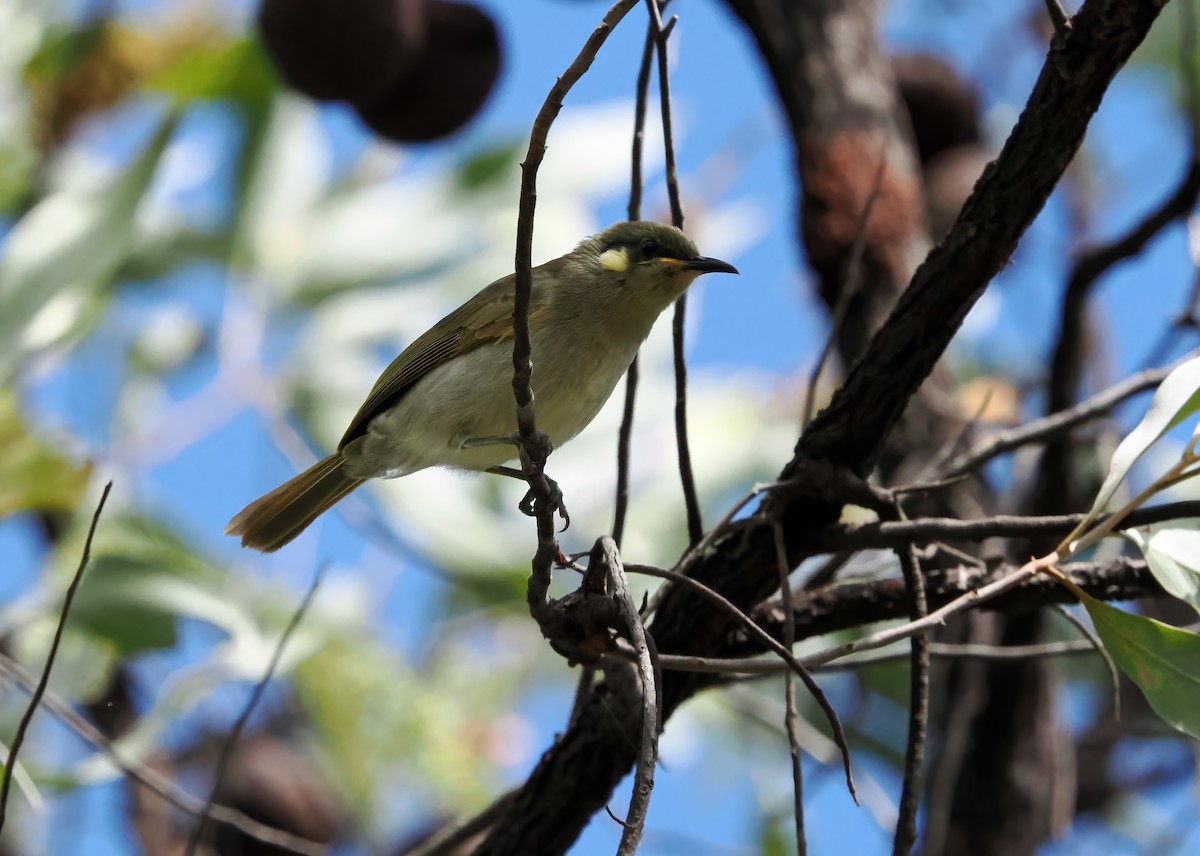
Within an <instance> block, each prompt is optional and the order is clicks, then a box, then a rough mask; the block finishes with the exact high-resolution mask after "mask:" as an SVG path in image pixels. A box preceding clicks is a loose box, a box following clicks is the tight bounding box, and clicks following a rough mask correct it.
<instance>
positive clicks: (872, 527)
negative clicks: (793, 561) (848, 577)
mask: <svg viewBox="0 0 1200 856" xmlns="http://www.w3.org/2000/svg"><path fill="white" fill-rule="evenodd" d="M1194 517H1200V500H1194V499H1193V500H1185V501H1182V502H1169V503H1164V504H1163V505H1153V506H1149V507H1147V508H1139V509H1137V510H1136V511H1134V512H1132V513H1130V514H1129V515H1128V516H1126V517H1125V518H1124V520H1122V521H1121V522H1120V523H1119V525H1118V526H1117V528H1118V529H1133V528H1135V527H1138V526H1148V525H1150V524H1152V523H1163V522H1166V521H1170V520H1183V519H1187V518H1194ZM1086 519H1087V515H1086V514H1047V515H1044V516H1036V517H1033V516H1031V517H1022V516H1019V515H1012V514H998V515H996V516H995V517H981V518H979V519H978V520H957V519H954V518H949V517H926V518H919V519H917V520H900V521H884V522H878V523H861V524H857V525H843V524H834V525H832V526H830V527H827V528H826V529H825V530H824V531H823V532H819V533H816V534H815V535H814V536H813V537H812V538H811V539H809V540H808V541H806V542H805V545H804V546H805V549H806V551H808V552H810V553H813V554H816V553H830V552H834V551H843V550H872V549H875V550H880V549H896V548H897V547H902V546H904V545H905V544H918V545H921V544H932V543H934V542H937V541H982V540H984V539H986V538H1029V537H1034V536H1052V535H1060V534H1066V533H1068V532H1071V531H1072V530H1073V529H1074V528H1076V527H1078V526H1079V524H1080V523H1082V522H1083V521H1085V520H1086ZM1108 519H1109V518H1108V516H1105V517H1101V518H1099V520H1098V521H1097V523H1098V524H1099V523H1103V522H1104V521H1106V520H1108Z"/></svg>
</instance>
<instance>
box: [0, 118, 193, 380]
mask: <svg viewBox="0 0 1200 856" xmlns="http://www.w3.org/2000/svg"><path fill="white" fill-rule="evenodd" d="M177 119H178V116H177V115H176V114H175V113H170V114H168V115H166V116H165V117H164V118H163V120H162V122H161V123H160V125H159V127H158V130H157V132H156V133H155V134H154V136H153V137H152V138H151V140H150V142H149V144H147V146H146V148H145V149H143V150H142V153H141V154H140V155H139V156H138V157H137V158H136V159H135V160H134V161H133V163H132V164H130V165H129V167H127V168H126V169H125V170H124V172H122V173H120V174H118V175H117V176H115V177H114V178H112V179H111V180H109V181H106V182H102V183H100V184H96V185H92V186H90V187H88V188H86V189H84V190H78V189H66V190H62V191H60V192H58V193H55V194H54V195H52V196H48V197H46V198H45V199H43V200H42V201H41V202H39V203H38V204H37V205H35V206H34V207H33V208H32V209H30V211H29V213H27V214H26V215H25V216H24V217H22V218H21V219H20V220H19V221H17V223H16V225H15V226H13V228H12V231H11V232H10V233H9V235H8V239H7V240H6V242H5V245H4V254H3V256H0V380H3V379H7V378H8V377H9V376H11V374H12V372H13V371H14V370H15V369H16V367H17V366H18V365H19V362H20V358H21V355H22V353H23V351H24V350H25V349H26V348H27V347H29V342H28V333H29V330H28V327H29V323H30V322H31V321H32V320H33V319H34V317H35V316H37V315H38V313H39V312H40V311H41V310H42V309H43V308H44V307H46V306H47V305H48V304H49V303H50V302H51V300H52V299H53V298H55V297H58V296H59V295H61V294H64V293H66V292H69V291H76V292H80V293H82V296H85V297H86V295H87V294H88V293H90V292H92V291H94V290H95V289H96V288H98V287H100V286H103V285H104V284H106V283H107V281H108V280H109V279H110V278H111V276H112V274H113V273H114V272H115V270H116V269H117V267H118V266H119V265H120V263H121V261H122V260H123V259H124V257H125V255H126V254H127V253H128V252H129V248H130V244H131V238H132V236H133V232H134V222H135V214H136V212H137V208H138V205H139V203H140V202H141V200H142V196H143V195H144V194H145V192H146V189H147V188H148V187H149V185H150V181H151V180H152V179H153V177H154V173H155V170H156V169H157V167H158V162H159V159H160V158H161V157H162V154H163V151H164V150H165V149H166V147H167V143H168V142H170V140H171V136H172V135H173V134H174V131H175V124H176V121H177ZM52 338H55V339H56V338H57V337H52Z"/></svg>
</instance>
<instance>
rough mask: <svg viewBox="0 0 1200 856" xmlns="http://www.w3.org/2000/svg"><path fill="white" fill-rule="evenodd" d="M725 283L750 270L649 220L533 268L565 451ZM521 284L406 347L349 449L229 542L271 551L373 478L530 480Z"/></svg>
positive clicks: (543, 421) (508, 283)
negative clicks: (668, 317)
mask: <svg viewBox="0 0 1200 856" xmlns="http://www.w3.org/2000/svg"><path fill="white" fill-rule="evenodd" d="M716 272H724V273H731V274H736V273H738V270H737V268H735V267H734V266H733V265H731V264H729V263H728V262H725V261H721V260H720V259H714V258H707V257H704V256H701V255H700V253H699V251H698V250H697V248H696V245H695V244H694V243H693V242H692V240H691V239H690V238H688V237H687V235H685V234H684V233H683V232H682V231H681V230H679V229H677V228H675V227H673V226H669V225H666V224H664V223H657V222H654V221H649V220H636V221H628V222H622V223H617V224H615V225H612V226H610V227H608V228H607V229H605V230H603V231H602V232H599V233H598V234H596V235H593V236H591V237H589V238H585V239H584V240H583V241H581V242H580V243H579V245H578V246H577V247H576V248H575V249H574V250H572V251H571V252H569V253H567V254H566V255H564V256H561V257H559V258H557V259H554V260H553V261H549V262H546V263H545V264H543V265H539V266H537V267H535V268H534V269H533V287H532V290H531V292H530V310H529V326H530V341H531V344H532V351H533V353H532V361H533V363H534V368H533V375H532V380H533V383H532V385H533V390H534V394H535V414H536V418H537V426H538V430H539V431H540V432H542V433H543V434H545V435H546V436H547V438H548V439H549V441H550V443H551V444H552V446H553V447H554V448H557V447H560V446H561V445H563V444H564V443H566V442H567V441H569V440H571V439H572V438H573V437H575V436H576V435H577V434H579V432H580V431H582V430H583V429H584V428H585V427H587V425H588V424H589V423H590V422H591V421H592V419H593V418H595V416H596V414H597V413H598V412H599V411H600V408H601V407H602V406H603V405H604V403H605V402H606V401H607V400H608V398H609V396H610V395H611V394H612V392H613V390H614V389H615V388H616V385H617V383H618V381H620V379H621V377H622V375H624V374H625V371H626V369H628V368H629V364H630V363H631V362H633V358H634V357H635V356H636V354H637V351H638V348H639V347H640V346H641V344H642V342H643V341H645V339H646V337H647V336H648V335H649V333H650V329H651V327H652V326H653V325H654V322H655V320H657V318H658V316H659V315H660V314H661V313H662V312H663V310H665V309H666V308H667V307H668V306H670V305H671V304H672V303H674V301H675V300H676V298H678V297H679V296H680V295H682V294H683V293H684V292H685V291H686V290H687V288H688V286H690V285H691V284H692V282H694V281H695V279H696V278H697V277H699V276H700V275H701V274H705V273H716ZM514 282H515V274H509V275H508V276H505V277H502V278H500V279H498V280H496V281H495V282H493V283H492V284H491V285H488V286H487V287H485V288H484V289H483V290H482V291H480V292H479V293H477V294H476V295H475V296H474V297H472V298H470V299H469V300H468V301H467V302H466V303H464V304H463V305H462V306H460V307H459V308H457V309H455V310H454V311H453V312H451V313H450V314H449V315H447V316H446V317H445V318H443V319H442V320H441V321H439V322H437V323H436V324H435V325H434V326H433V327H432V328H431V329H429V330H428V331H427V332H426V333H424V334H423V335H421V336H420V337H419V338H417V339H416V340H415V341H414V342H413V343H412V344H411V345H409V346H408V347H407V348H405V349H404V351H403V352H402V353H401V354H400V356H398V357H396V359H395V360H393V361H392V363H391V365H389V366H388V367H387V368H386V369H385V370H384V372H383V374H382V375H380V377H379V379H378V380H377V381H376V382H375V385H374V387H372V389H371V391H370V393H369V394H368V395H367V398H366V401H364V402H363V404H362V406H361V407H360V408H359V409H358V412H357V413H356V414H355V415H354V418H353V419H351V420H350V424H349V426H348V427H347V428H346V431H345V434H343V436H342V439H341V442H339V443H338V445H337V450H336V451H335V452H334V453H333V454H331V455H329V456H328V457H326V458H325V459H323V460H321V461H319V462H317V463H316V464H314V465H313V466H311V467H309V468H308V469H307V470H305V471H304V472H302V473H300V474H299V475H297V476H295V477H294V478H292V479H291V480H289V481H287V482H285V483H284V484H282V485H280V486H279V487H277V488H275V489H274V490H272V491H271V492H270V493H267V494H265V495H264V496H262V497H260V498H258V499H256V500H254V501H253V502H251V503H250V504H249V505H247V506H246V507H245V508H244V509H242V510H241V511H240V512H238V513H237V514H236V515H234V517H233V519H232V520H230V522H229V525H228V526H227V527H226V529H225V534H227V535H232V536H236V537H240V538H241V543H242V546H244V547H251V548H254V549H256V550H260V551H262V552H265V553H269V552H273V551H275V550H278V549H279V548H280V547H282V546H284V545H285V544H287V543H288V542H290V541H291V540H292V539H294V538H295V537H296V536H297V535H299V534H300V533H301V532H303V531H304V530H305V529H306V528H307V527H308V526H309V525H310V524H311V523H312V522H313V521H314V520H316V519H317V517H319V516H320V515H321V514H323V513H324V512H325V511H327V510H328V509H329V508H331V507H332V506H333V505H334V504H335V503H337V502H338V501H339V500H341V499H342V498H343V497H345V496H346V495H347V494H349V493H350V492H351V491H353V490H354V489H355V488H357V487H359V486H360V485H361V484H362V483H363V482H364V481H366V480H367V479H371V478H385V479H388V478H398V477H400V476H405V475H409V474H410V473H415V472H417V471H419V470H423V469H426V468H428V467H439V466H440V467H450V468H453V469H458V470H468V471H478V472H492V473H500V474H504V475H514V474H518V473H519V471H515V470H512V469H510V468H507V467H505V466H504V464H505V463H506V462H508V461H511V460H513V459H514V458H515V457H516V451H515V448H514V447H513V446H512V445H511V437H512V435H513V432H514V430H515V427H516V403H515V399H514V397H513V390H512V379H513V362H512V338H513V317H512V316H513V305H514V301H515V289H514ZM506 438H507V439H506Z"/></svg>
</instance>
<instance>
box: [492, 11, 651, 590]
mask: <svg viewBox="0 0 1200 856" xmlns="http://www.w3.org/2000/svg"><path fill="white" fill-rule="evenodd" d="M636 4H637V0H617V3H616V4H615V5H613V7H612V8H611V9H609V10H608V12H607V13H605V15H604V18H603V20H602V21H601V22H600V25H599V26H598V27H596V29H595V30H594V31H593V32H592V34H591V36H589V37H588V40H587V42H585V43H584V46H583V48H582V49H581V50H580V51H579V54H578V55H577V56H576V57H575V59H574V60H573V61H572V62H571V64H570V66H568V67H567V70H566V71H565V72H564V73H563V75H562V76H561V77H559V78H558V80H556V81H555V83H554V86H552V87H551V88H550V92H549V94H548V95H547V96H546V100H545V101H544V102H543V103H542V107H541V109H540V110H539V111H538V114H537V117H536V118H535V119H534V122H533V128H532V130H531V131H530V134H529V150H528V151H527V152H526V154H525V160H524V161H522V163H521V197H520V206H519V211H518V214H517V246H516V257H515V260H514V266H513V269H514V272H515V285H514V304H513V397H514V398H515V399H516V404H517V429H518V432H519V434H520V440H521V465H522V471H523V472H524V473H525V477H526V479H527V480H528V482H529V489H530V491H531V492H532V493H533V494H534V496H535V497H536V503H535V506H534V510H535V511H536V512H537V514H536V517H537V531H538V546H537V552H536V554H535V555H534V558H533V563H532V565H533V567H532V574H531V576H530V591H529V593H528V595H527V599H528V600H529V602H530V603H531V604H532V603H534V602H541V600H542V599H543V597H544V595H545V590H546V589H547V588H548V587H549V585H550V568H551V566H552V564H553V562H554V558H555V556H556V555H557V554H558V552H559V550H558V541H557V539H556V538H555V533H554V511H555V507H556V503H555V497H554V492H553V488H552V487H551V485H550V481H549V480H548V479H547V478H546V474H545V471H544V467H545V459H546V457H547V456H548V454H549V451H548V449H547V446H548V443H547V441H546V438H545V436H544V435H540V434H539V432H538V430H537V422H536V420H535V417H534V409H533V389H532V387H531V375H532V373H533V363H532V360H531V356H532V350H533V346H532V343H531V342H530V334H529V304H530V296H531V293H532V290H533V261H532V259H533V215H534V208H535V207H536V205H537V172H538V168H539V167H540V166H541V164H542V159H543V158H544V157H545V153H546V140H547V137H548V136H549V134H550V126H551V124H553V122H554V118H555V117H556V116H557V115H558V111H559V110H561V109H562V105H563V99H564V98H566V96H567V93H568V92H570V91H571V87H573V86H574V85H575V84H576V82H578V80H579V78H581V77H582V76H583V74H584V72H586V71H587V70H588V68H590V67H591V64H592V61H593V60H595V58H596V54H597V53H598V52H599V51H600V48H601V46H603V44H604V42H605V41H606V40H607V39H608V36H609V34H610V33H611V32H612V29H613V27H615V26H616V25H617V24H618V23H619V22H620V21H621V19H622V18H624V17H625V15H626V14H627V13H628V12H629V10H630V9H632V8H633V7H634V6H635V5H636Z"/></svg>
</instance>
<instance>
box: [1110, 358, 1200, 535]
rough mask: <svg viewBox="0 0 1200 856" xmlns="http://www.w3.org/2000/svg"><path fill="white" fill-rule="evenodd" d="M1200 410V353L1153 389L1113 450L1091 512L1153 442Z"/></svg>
mask: <svg viewBox="0 0 1200 856" xmlns="http://www.w3.org/2000/svg"><path fill="white" fill-rule="evenodd" d="M1198 410H1200V357H1195V358H1193V359H1190V360H1187V361H1186V362H1184V363H1181V364H1180V365H1179V366H1178V367H1176V368H1175V370H1174V371H1172V372H1171V373H1170V374H1169V375H1167V376H1166V378H1164V379H1163V382H1162V383H1161V384H1159V386H1158V391H1157V392H1156V393H1154V400H1153V401H1151V402H1150V409H1149V410H1148V411H1147V412H1146V415H1145V416H1144V417H1143V418H1142V421H1141V422H1140V423H1138V426H1137V427H1136V428H1134V429H1133V431H1131V432H1130V433H1129V436H1127V437H1126V438H1125V439H1124V440H1122V441H1121V444H1120V445H1119V446H1117V450H1116V451H1115V452H1114V453H1113V456H1112V461H1111V462H1110V463H1109V465H1108V475H1106V476H1105V478H1104V483H1103V484H1102V485H1101V486H1100V492H1099V493H1098V494H1096V501H1095V502H1094V503H1093V504H1092V510H1091V513H1092V514H1093V515H1094V514H1098V513H1100V512H1101V511H1103V510H1104V507H1105V506H1106V505H1108V502H1109V500H1111V499H1112V497H1113V494H1115V493H1116V492H1117V488H1118V487H1119V486H1120V484H1121V482H1122V481H1124V479H1125V476H1127V475H1128V474H1129V471H1130V469H1132V468H1133V465H1134V464H1135V463H1136V462H1137V460H1138V458H1140V457H1141V456H1142V455H1143V454H1144V453H1145V451H1146V450H1147V449H1149V448H1150V447H1151V446H1152V445H1154V443H1155V442H1156V441H1157V440H1158V439H1159V438H1160V437H1162V436H1163V435H1164V434H1166V433H1167V432H1168V431H1170V430H1171V429H1172V428H1174V427H1175V426H1176V425H1178V424H1179V423H1181V422H1182V421H1183V420H1184V419H1187V418H1188V417H1189V416H1191V415H1192V414H1193V413H1195V412H1196V411H1198Z"/></svg>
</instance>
